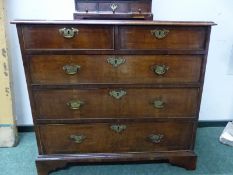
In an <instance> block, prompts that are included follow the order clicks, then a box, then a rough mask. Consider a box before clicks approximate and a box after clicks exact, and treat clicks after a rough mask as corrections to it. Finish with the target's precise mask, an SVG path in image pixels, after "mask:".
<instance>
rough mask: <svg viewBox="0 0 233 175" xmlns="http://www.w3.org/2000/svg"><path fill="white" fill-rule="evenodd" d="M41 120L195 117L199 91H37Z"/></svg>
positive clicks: (35, 98) (36, 96)
mask: <svg viewBox="0 0 233 175" xmlns="http://www.w3.org/2000/svg"><path fill="white" fill-rule="evenodd" d="M34 100H35V104H36V113H37V118H40V119H79V118H82V119H85V118H123V117H124V118H125V117H127V118H135V117H136V118H140V117H152V118H157V117H194V116H195V115H196V110H197V102H198V89H195V88H187V89H186V88H180V89H178V88H177V89H80V90H77V89H74V90H35V91H34Z"/></svg>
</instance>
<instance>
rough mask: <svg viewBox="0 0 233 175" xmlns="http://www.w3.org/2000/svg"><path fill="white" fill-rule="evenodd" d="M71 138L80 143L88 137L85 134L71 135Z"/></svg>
mask: <svg viewBox="0 0 233 175" xmlns="http://www.w3.org/2000/svg"><path fill="white" fill-rule="evenodd" d="M70 139H72V140H73V141H74V142H75V143H78V144H80V143H82V142H83V141H84V140H85V139H86V136H85V135H83V134H78V135H70Z"/></svg>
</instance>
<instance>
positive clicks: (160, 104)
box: [153, 100, 165, 109]
mask: <svg viewBox="0 0 233 175" xmlns="http://www.w3.org/2000/svg"><path fill="white" fill-rule="evenodd" d="M153 105H154V108H156V109H163V108H164V107H165V102H164V101H163V100H155V101H154V102H153Z"/></svg>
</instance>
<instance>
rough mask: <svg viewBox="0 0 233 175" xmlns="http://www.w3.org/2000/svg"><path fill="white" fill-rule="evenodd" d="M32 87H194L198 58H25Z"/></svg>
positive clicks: (198, 72)
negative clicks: (185, 85) (172, 85)
mask: <svg viewBox="0 0 233 175" xmlns="http://www.w3.org/2000/svg"><path fill="white" fill-rule="evenodd" d="M29 62H30V76H31V81H32V83H34V84H77V83H88V84H89V83H125V84H130V83H134V84H143V83H145V84H154V83H160V84H161V83H197V82H198V81H199V78H200V72H201V65H202V56H199V55H193V56H192V55H180V56H178V55H154V56H152V55H151V56H150V55H148V56H137V55H133V56H129V55H123V56H114V55H76V56H75V55H56V56H54V55H52V56H49V55H35V56H31V57H30V58H29Z"/></svg>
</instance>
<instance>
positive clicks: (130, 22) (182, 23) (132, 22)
mask: <svg viewBox="0 0 233 175" xmlns="http://www.w3.org/2000/svg"><path fill="white" fill-rule="evenodd" d="M11 24H103V25H176V26H187V25H188V26H213V25H217V24H216V23H214V22H211V21H158V20H155V21H149V20H13V21H11Z"/></svg>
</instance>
